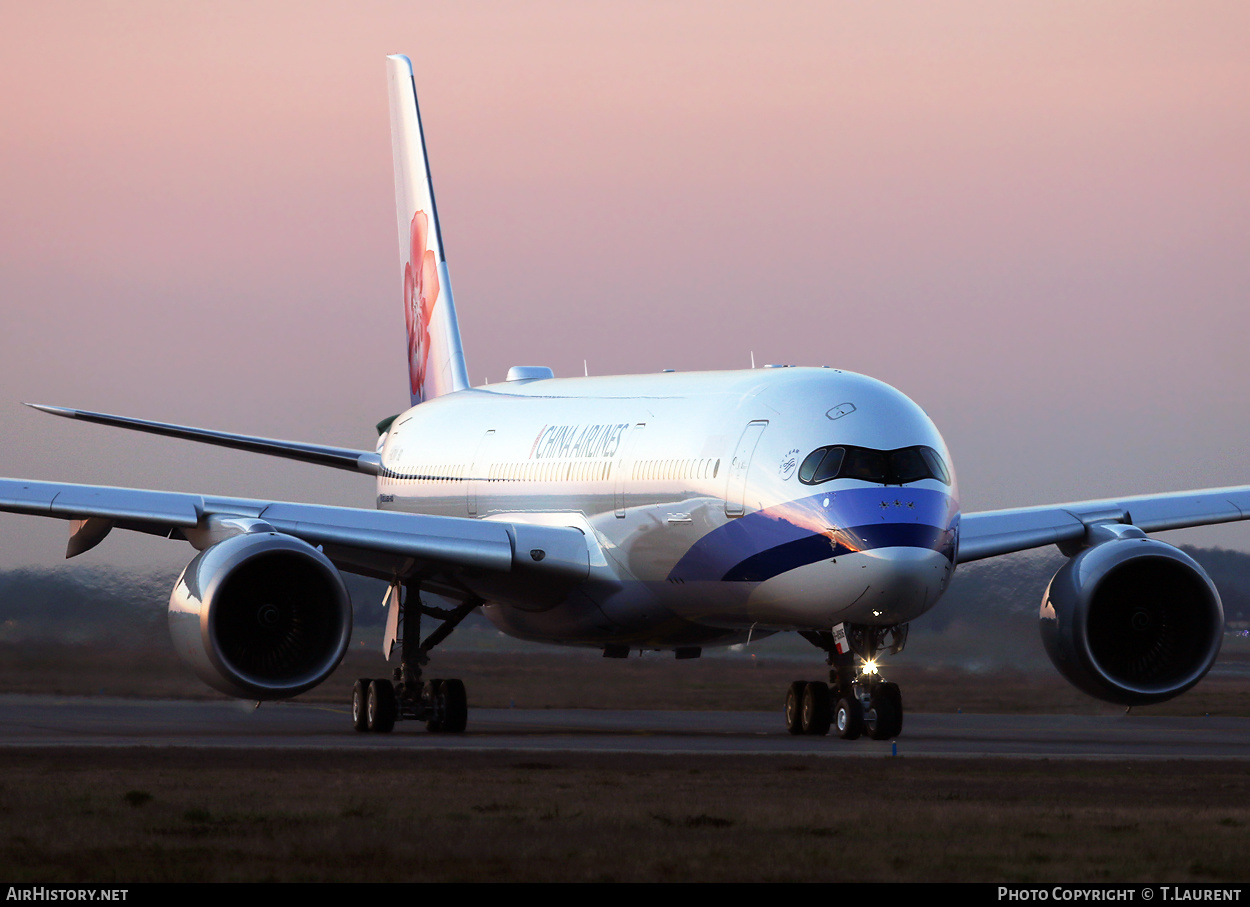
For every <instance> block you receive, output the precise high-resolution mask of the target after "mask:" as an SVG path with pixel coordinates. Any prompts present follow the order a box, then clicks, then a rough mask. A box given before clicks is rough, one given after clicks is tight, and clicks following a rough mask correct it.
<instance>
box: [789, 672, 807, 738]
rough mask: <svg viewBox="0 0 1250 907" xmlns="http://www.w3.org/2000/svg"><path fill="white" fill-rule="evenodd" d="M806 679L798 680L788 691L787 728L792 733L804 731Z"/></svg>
mask: <svg viewBox="0 0 1250 907" xmlns="http://www.w3.org/2000/svg"><path fill="white" fill-rule="evenodd" d="M806 686H807V681H806V680H796V681H794V683H792V684H790V689H788V690H787V691H786V730H787V731H789V732H790V733H791V734H801V733H803V717H802V714H803V690H804V688H806Z"/></svg>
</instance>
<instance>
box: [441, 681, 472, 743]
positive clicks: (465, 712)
mask: <svg viewBox="0 0 1250 907" xmlns="http://www.w3.org/2000/svg"><path fill="white" fill-rule="evenodd" d="M442 705H443V733H444V734H462V733H464V728H465V725H466V724H468V722H469V700H468V696H467V695H466V694H465V691H464V683H463V681H460V680H456V679H454V678H453V679H451V680H444V681H443V696H442Z"/></svg>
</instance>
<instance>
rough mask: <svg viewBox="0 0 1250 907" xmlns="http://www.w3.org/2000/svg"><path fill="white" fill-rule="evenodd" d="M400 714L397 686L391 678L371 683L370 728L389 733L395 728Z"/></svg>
mask: <svg viewBox="0 0 1250 907" xmlns="http://www.w3.org/2000/svg"><path fill="white" fill-rule="evenodd" d="M398 716H399V704H398V703H397V702H396V701H395V687H394V685H393V684H392V683H391V682H390V681H389V680H374V681H371V682H370V683H369V701H368V722H369V730H371V731H374V732H376V733H379V734H388V733H390V732H391V731H392V730H393V729H394V728H395V719H396V718H397V717H398Z"/></svg>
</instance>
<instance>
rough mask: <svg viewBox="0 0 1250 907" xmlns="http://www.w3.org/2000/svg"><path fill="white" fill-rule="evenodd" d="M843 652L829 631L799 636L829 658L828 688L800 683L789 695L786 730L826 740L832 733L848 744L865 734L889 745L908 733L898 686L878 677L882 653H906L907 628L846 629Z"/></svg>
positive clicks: (790, 690)
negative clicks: (878, 657)
mask: <svg viewBox="0 0 1250 907" xmlns="http://www.w3.org/2000/svg"><path fill="white" fill-rule="evenodd" d="M835 629H841V630H842V634H841V636H842V638H843V639H844V640H845V641H844V643H843V646H842V648H843V649H845V650H846V651H842V652H839V651H838V648H839V646H838V644H837V641H836V640H835V634H834V632H833V631H830V630H820V631H815V630H805V631H802V632H801V633H800V635H801V636H802V637H803V638H804V639H806V640H807V641H808V642H810V643H811V644H812V645H814V646H816V647H817V648H819V649H822V650H823V651H824V652H825V656H826V662H827V663H828V665H829V683H827V684H826V683H823V682H821V681H804V680H796V681H795V682H794V683H792V684H790V688H789V690H788V691H787V692H786V709H785V716H786V730H788V731H789V732H790V733H791V734H814V735H817V736H824V735H825V734H828V733H829V730H830V728H831V727H832V728H833V729H834V730H836V731H837V734H838V736H839V737H841V738H842V739H843V740H855V739H856V738H858V737H860V736H861V735H863V734H864V733H865V732H866V733H867V734H868V736H869V737H871V738H872V739H873V740H889V739H890V738H892V737H897V736H898V735H899V734H900V733H902V731H903V697H902V694H900V693H899V689H898V684H896V683H892V682H890V681H888V680H883V679H882V678H881V675H880V674H879V673H878V672H877V663H876V657H877V653H878V652H880V651H882V650H885V651H888V652H890V653H891V654H897V653H898V652H901V651H902V649H903V646H904V645H905V644H906V642H907V625H906V624H901V625H899V626H897V627H863V626H855V625H848V624H843V625H841V627H840V628H835Z"/></svg>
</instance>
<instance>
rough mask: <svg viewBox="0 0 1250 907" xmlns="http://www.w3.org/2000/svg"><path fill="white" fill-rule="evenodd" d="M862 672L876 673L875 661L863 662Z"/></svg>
mask: <svg viewBox="0 0 1250 907" xmlns="http://www.w3.org/2000/svg"><path fill="white" fill-rule="evenodd" d="M864 673H865V674H876V673H877V663H876V662H875V661H866V662H864Z"/></svg>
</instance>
